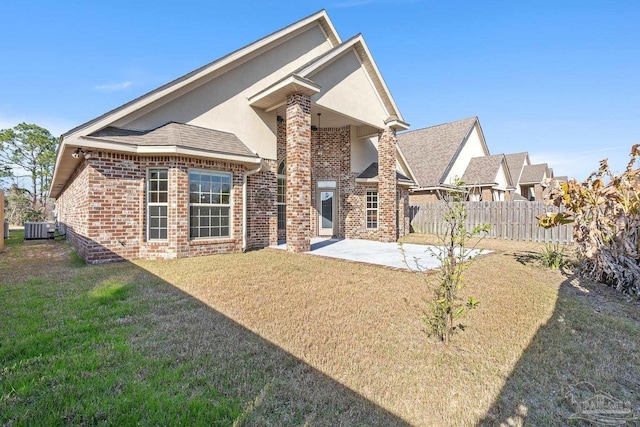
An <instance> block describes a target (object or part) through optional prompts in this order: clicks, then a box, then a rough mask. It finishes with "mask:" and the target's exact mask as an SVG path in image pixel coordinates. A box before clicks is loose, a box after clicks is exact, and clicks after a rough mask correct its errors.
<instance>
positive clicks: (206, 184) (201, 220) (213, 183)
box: [189, 171, 231, 238]
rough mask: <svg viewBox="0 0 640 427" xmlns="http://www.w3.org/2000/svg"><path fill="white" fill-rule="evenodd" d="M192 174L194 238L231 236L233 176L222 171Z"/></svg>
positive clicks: (190, 197)
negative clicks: (230, 218) (230, 216)
mask: <svg viewBox="0 0 640 427" xmlns="http://www.w3.org/2000/svg"><path fill="white" fill-rule="evenodd" d="M197 177H198V185H197V186H196V185H195V184H196V181H195V178H196V173H190V174H189V178H190V180H191V181H190V185H189V201H190V209H189V212H190V214H189V215H190V221H191V229H190V236H191V238H198V237H200V238H207V237H227V236H229V232H230V230H229V223H230V220H229V214H230V209H229V207H228V206H212V205H229V204H230V202H231V196H230V193H231V175H230V174H227V173H221V172H204V171H201V172H198V173H197Z"/></svg>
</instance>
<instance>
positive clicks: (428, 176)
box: [397, 117, 478, 187]
mask: <svg viewBox="0 0 640 427" xmlns="http://www.w3.org/2000/svg"><path fill="white" fill-rule="evenodd" d="M477 121H478V118H477V117H469V118H467V119H463V120H458V121H456V122H450V123H444V124H441V125H436V126H431V127H428V128H424V129H418V130H414V131H409V132H403V133H399V134H398V137H397V138H398V145H399V146H400V149H401V150H402V153H403V154H404V156H405V158H406V160H407V163H408V166H409V167H410V168H411V170H412V171H413V173H414V175H415V178H416V180H417V181H418V182H417V184H418V185H419V186H420V187H430V186H437V185H440V184H442V180H444V178H445V173H446V172H447V170H448V169H449V166H450V165H451V164H452V163H453V161H454V160H455V157H456V155H457V154H458V152H459V151H460V149H461V145H462V142H463V141H464V140H465V138H466V137H467V136H468V135H469V133H470V132H471V130H472V129H473V126H474V125H475V124H476V122H477Z"/></svg>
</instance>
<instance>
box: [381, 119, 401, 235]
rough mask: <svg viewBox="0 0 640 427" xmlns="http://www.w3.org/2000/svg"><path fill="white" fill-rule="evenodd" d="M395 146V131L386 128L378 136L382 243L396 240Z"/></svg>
mask: <svg viewBox="0 0 640 427" xmlns="http://www.w3.org/2000/svg"><path fill="white" fill-rule="evenodd" d="M396 144H397V140H396V131H395V129H393V128H390V127H386V128H385V129H384V130H383V131H382V132H380V134H379V135H378V212H379V216H380V217H379V219H378V220H379V224H378V228H379V231H380V240H381V241H383V242H395V241H396V240H397V231H396V203H397V202H396Z"/></svg>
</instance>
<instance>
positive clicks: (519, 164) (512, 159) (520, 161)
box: [504, 151, 529, 185]
mask: <svg viewBox="0 0 640 427" xmlns="http://www.w3.org/2000/svg"><path fill="white" fill-rule="evenodd" d="M527 156H529V153H527V152H526V151H524V152H522V153H511V154H505V155H504V157H505V159H506V160H507V167H508V168H509V173H510V174H511V182H512V183H513V185H517V184H518V178H520V175H521V173H522V168H523V167H524V162H525V161H526V160H527Z"/></svg>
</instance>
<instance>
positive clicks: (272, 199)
mask: <svg viewBox="0 0 640 427" xmlns="http://www.w3.org/2000/svg"><path fill="white" fill-rule="evenodd" d="M277 174H278V162H276V161H275V160H264V161H263V169H262V171H260V172H259V173H257V174H254V175H249V176H248V177H247V247H248V248H264V247H266V246H269V245H275V244H277V243H278V239H279V237H278V211H277V207H276V200H277V198H276V196H277V176H278V175H277ZM282 238H283V239H284V233H283V237H282Z"/></svg>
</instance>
